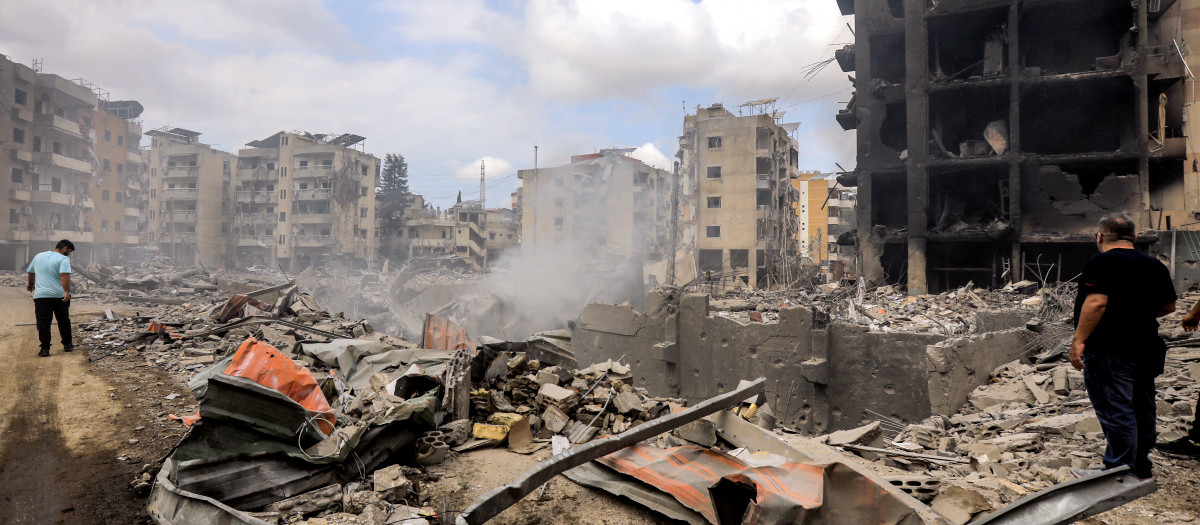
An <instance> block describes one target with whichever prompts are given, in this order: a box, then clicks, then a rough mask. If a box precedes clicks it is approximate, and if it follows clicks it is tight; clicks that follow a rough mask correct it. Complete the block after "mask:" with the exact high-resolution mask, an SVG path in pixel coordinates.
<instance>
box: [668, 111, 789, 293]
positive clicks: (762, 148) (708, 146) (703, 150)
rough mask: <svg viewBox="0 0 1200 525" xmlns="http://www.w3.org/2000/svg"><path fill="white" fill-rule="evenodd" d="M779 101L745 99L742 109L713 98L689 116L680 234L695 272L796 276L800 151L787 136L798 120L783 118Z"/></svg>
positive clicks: (748, 277) (729, 279)
mask: <svg viewBox="0 0 1200 525" xmlns="http://www.w3.org/2000/svg"><path fill="white" fill-rule="evenodd" d="M774 102H775V101H774V99H765V100H756V101H753V102H748V103H746V104H743V105H741V106H739V109H738V111H739V113H747V114H745V115H741V114H738V115H735V114H733V113H732V112H730V111H729V110H727V109H725V108H724V106H723V105H721V104H713V105H711V106H709V107H707V108H700V107H697V108H696V113H695V114H693V115H688V116H687V117H685V118H684V125H683V136H681V137H680V138H679V146H680V149H679V152H678V154H677V157H678V158H680V159H681V166H682V172H681V189H680V202H681V204H680V214H681V216H680V221H681V224H683V225H684V226H683V227H682V230H681V237H682V238H683V239H684V240H683V244H682V246H685V247H687V246H693V247H694V252H692V253H694V257H695V259H694V268H695V270H696V276H697V277H698V278H703V279H705V280H707V281H710V282H713V281H715V282H719V283H721V284H723V285H726V286H729V285H733V286H749V287H751V288H768V287H770V286H774V285H787V284H788V283H790V282H791V281H792V279H794V278H795V277H796V276H797V271H798V268H799V266H798V265H799V262H800V261H799V259H798V258H797V254H796V242H795V239H796V232H797V231H799V220H798V218H797V216H796V211H795V207H794V203H795V202H796V201H797V200H798V199H799V195H798V192H797V191H796V190H795V188H794V187H793V186H792V184H791V181H792V179H794V178H795V177H796V176H797V170H798V168H797V163H798V156H799V153H798V150H797V145H796V141H795V139H793V138H792V137H791V136H790V135H789V134H788V133H789V131H791V130H794V129H795V127H796V126H797V124H779V123H778V122H777V121H778V116H779V115H781V113H780V112H777V111H775V110H774ZM678 266H679V265H678V263H677V267H678ZM677 275H683V274H679V273H677Z"/></svg>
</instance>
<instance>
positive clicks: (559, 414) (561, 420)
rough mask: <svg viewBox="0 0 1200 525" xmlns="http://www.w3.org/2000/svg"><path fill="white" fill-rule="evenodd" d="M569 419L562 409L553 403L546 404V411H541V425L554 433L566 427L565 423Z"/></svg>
mask: <svg viewBox="0 0 1200 525" xmlns="http://www.w3.org/2000/svg"><path fill="white" fill-rule="evenodd" d="M570 421H571V418H570V417H567V415H566V414H564V413H563V411H562V410H559V409H558V407H556V406H554V405H548V406H547V407H546V411H545V412H542V426H543V427H544V428H545V429H546V430H549V431H550V432H552V433H554V434H558V433H560V432H562V431H563V429H565V428H567V423H569V422H570Z"/></svg>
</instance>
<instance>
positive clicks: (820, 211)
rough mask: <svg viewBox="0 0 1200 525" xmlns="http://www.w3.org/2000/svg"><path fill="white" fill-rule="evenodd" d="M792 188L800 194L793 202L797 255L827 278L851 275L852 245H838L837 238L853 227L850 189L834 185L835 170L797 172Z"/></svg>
mask: <svg viewBox="0 0 1200 525" xmlns="http://www.w3.org/2000/svg"><path fill="white" fill-rule="evenodd" d="M792 187H793V188H795V189H796V191H797V192H799V195H800V198H799V199H797V200H796V202H795V203H794V206H795V210H796V216H797V217H798V219H799V221H800V229H799V231H797V232H796V241H797V247H798V249H799V252H798V253H799V254H800V257H801V258H803V259H805V260H807V261H810V262H811V264H813V265H815V266H816V267H818V268H819V269H820V271H821V273H823V274H825V277H826V278H827V279H829V280H840V279H842V278H846V277H852V276H853V263H854V257H853V254H854V250H853V245H852V244H851V245H850V246H845V245H839V243H838V239H840V238H841V237H842V236H843V235H844V234H846V233H847V232H853V231H854V230H855V224H856V223H855V220H854V202H855V199H854V189H853V188H841V187H840V186H838V184H837V174H836V173H821V172H816V171H807V172H800V173H799V177H798V178H795V179H792ZM847 266H849V267H850V268H851V271H850V273H849V274H847V272H846V269H847Z"/></svg>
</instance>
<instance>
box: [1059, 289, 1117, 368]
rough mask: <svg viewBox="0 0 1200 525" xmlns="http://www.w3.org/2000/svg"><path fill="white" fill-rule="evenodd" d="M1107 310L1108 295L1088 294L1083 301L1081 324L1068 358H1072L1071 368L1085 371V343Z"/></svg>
mask: <svg viewBox="0 0 1200 525" xmlns="http://www.w3.org/2000/svg"><path fill="white" fill-rule="evenodd" d="M1106 308H1108V296H1107V295H1104V294H1100V293H1093V294H1088V296H1087V299H1084V300H1083V308H1082V309H1081V310H1080V312H1079V324H1078V325H1077V326H1076V327H1075V338H1074V340H1072V342H1071V353H1070V354H1069V356H1068V357H1070V358H1071V366H1074V367H1075V369H1076V370H1083V345H1084V342H1086V341H1087V339H1088V337H1091V335H1092V331H1093V330H1095V329H1096V325H1098V324H1100V319H1101V318H1102V317H1104V310H1105V309H1106Z"/></svg>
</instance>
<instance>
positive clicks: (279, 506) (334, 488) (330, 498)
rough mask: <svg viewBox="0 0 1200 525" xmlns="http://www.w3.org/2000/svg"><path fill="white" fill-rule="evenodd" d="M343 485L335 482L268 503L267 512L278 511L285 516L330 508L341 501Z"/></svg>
mask: <svg viewBox="0 0 1200 525" xmlns="http://www.w3.org/2000/svg"><path fill="white" fill-rule="evenodd" d="M341 498H342V486H341V485H339V484H337V483H334V484H332V485H326V486H324V487H321V488H319V489H316V490H310V491H308V492H305V493H303V494H299V495H296V496H292V497H290V498H288V499H285V500H281V501H276V502H275V503H271V504H270V505H267V507H266V509H265V510H266V511H267V512H278V513H280V514H283V515H284V516H295V515H304V514H312V513H314V512H320V511H323V510H325V509H328V508H330V507H332V506H334V505H336V504H338V502H340V501H341Z"/></svg>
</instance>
